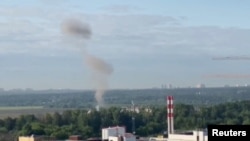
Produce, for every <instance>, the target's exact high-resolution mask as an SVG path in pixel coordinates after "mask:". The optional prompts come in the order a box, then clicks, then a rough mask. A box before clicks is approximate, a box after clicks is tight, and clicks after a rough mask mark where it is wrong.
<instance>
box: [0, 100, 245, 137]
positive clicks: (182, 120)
mask: <svg viewBox="0 0 250 141" xmlns="http://www.w3.org/2000/svg"><path fill="white" fill-rule="evenodd" d="M249 109H250V101H241V102H231V103H224V104H218V105H214V106H209V107H208V106H203V107H201V106H199V107H198V106H193V105H187V104H175V106H174V118H175V119H174V122H175V123H174V126H175V129H176V130H193V129H197V128H206V126H207V124H250V111H249ZM166 115H167V109H166V106H150V107H140V111H139V112H133V111H131V110H128V109H125V108H123V107H109V108H101V109H100V110H99V111H97V110H95V109H92V110H86V109H76V110H67V111H63V112H62V113H58V112H55V113H52V114H49V113H47V114H45V115H43V116H36V115H21V116H20V117H18V118H11V117H8V118H5V119H0V138H1V135H9V134H10V133H11V134H12V135H13V136H14V135H15V136H19V135H31V134H35V135H46V136H50V137H55V138H57V139H67V138H68V136H69V135H76V134H78V135H82V136H83V137H84V138H89V137H100V136H101V129H102V128H106V127H109V126H125V127H126V131H127V132H130V133H132V116H134V117H135V131H136V135H138V136H152V135H159V134H163V133H164V131H167V118H166Z"/></svg>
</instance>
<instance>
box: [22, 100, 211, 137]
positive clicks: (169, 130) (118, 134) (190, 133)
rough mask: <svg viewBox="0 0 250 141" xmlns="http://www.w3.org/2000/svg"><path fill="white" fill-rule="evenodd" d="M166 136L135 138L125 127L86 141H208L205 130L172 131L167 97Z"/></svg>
mask: <svg viewBox="0 0 250 141" xmlns="http://www.w3.org/2000/svg"><path fill="white" fill-rule="evenodd" d="M166 101H167V124H168V127H167V136H166V137H163V136H162V137H143V138H141V137H136V135H134V134H133V133H127V132H126V127H122V126H115V127H107V128H103V129H102V137H101V138H89V139H87V140H86V141H208V136H207V132H206V131H205V130H193V131H188V132H181V133H180V132H175V129H174V98H173V96H167V97H166ZM18 141H56V140H54V139H48V138H47V139H45V138H43V137H40V136H34V135H32V136H28V137H24V136H20V137H19V139H18ZM65 141H83V139H82V138H81V137H80V136H77V135H74V136H70V137H69V139H68V140H65Z"/></svg>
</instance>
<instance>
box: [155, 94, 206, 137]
mask: <svg viewBox="0 0 250 141" xmlns="http://www.w3.org/2000/svg"><path fill="white" fill-rule="evenodd" d="M167 108H168V109H167V111H168V114H167V115H168V116H167V118H168V119H167V121H168V138H165V139H161V138H155V139H154V140H164V141H207V140H208V136H207V132H206V131H192V132H191V133H188V134H186V133H175V130H174V99H173V96H167Z"/></svg>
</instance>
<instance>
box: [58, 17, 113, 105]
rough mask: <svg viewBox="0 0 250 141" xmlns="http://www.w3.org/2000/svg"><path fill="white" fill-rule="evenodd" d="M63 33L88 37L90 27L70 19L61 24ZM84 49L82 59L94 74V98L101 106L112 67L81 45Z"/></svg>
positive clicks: (89, 35) (83, 37)
mask: <svg viewBox="0 0 250 141" xmlns="http://www.w3.org/2000/svg"><path fill="white" fill-rule="evenodd" d="M62 31H63V33H65V34H67V35H70V36H72V37H75V38H78V39H79V40H83V39H85V40H86V39H87V40H88V39H90V38H91V34H92V32H91V29H90V27H89V26H88V25H87V24H85V23H82V22H81V21H79V20H76V19H70V20H67V21H65V22H63V24H62ZM81 48H82V50H83V51H84V60H85V63H86V65H87V66H88V67H89V68H91V70H92V71H93V73H94V74H95V75H94V82H95V84H96V93H95V98H96V100H97V102H98V105H100V106H103V95H104V93H105V91H106V89H107V88H108V81H107V77H108V76H109V75H111V74H112V72H113V67H112V66H111V65H110V64H108V63H106V62H105V61H104V60H102V59H100V58H98V57H96V56H93V55H91V54H89V53H88V52H87V51H86V50H85V48H84V47H83V45H82V47H81Z"/></svg>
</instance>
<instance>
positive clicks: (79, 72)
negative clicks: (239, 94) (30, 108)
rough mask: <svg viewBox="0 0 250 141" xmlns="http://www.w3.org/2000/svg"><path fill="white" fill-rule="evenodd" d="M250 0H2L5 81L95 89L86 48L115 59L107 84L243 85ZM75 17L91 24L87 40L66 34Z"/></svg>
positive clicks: (8, 85) (0, 57)
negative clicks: (66, 23)
mask: <svg viewBox="0 0 250 141" xmlns="http://www.w3.org/2000/svg"><path fill="white" fill-rule="evenodd" d="M249 5H250V1H247V0H242V1H235V0H234V1H233V0H220V1H216V0H210V1H194V0H189V1H178V0H175V1H169V0H158V1H152V0H137V1H134V0H127V1H124V0H105V1H97V0H96V1H87V0H81V1H80V0H71V1H66V0H53V1H50V0H22V1H18V0H11V1H9V0H2V1H1V4H0V15H1V18H0V24H1V26H0V37H1V38H0V39H1V42H0V78H1V81H0V88H3V89H16V88H21V89H26V88H32V89H38V90H41V89H95V85H94V84H93V81H94V80H95V78H93V77H92V76H93V72H91V71H90V69H89V68H88V67H87V66H86V64H85V63H84V53H82V50H83V48H84V49H86V50H87V51H88V52H89V53H91V54H93V55H95V56H98V57H100V58H102V59H103V60H105V61H106V62H107V63H109V64H110V65H112V67H113V69H114V71H113V73H112V74H111V75H110V76H109V78H108V87H109V88H110V89H127V88H128V89H136V88H153V87H161V85H162V84H170V83H171V84H172V85H173V86H179V87H189V86H196V85H197V84H205V86H206V87H214V86H224V85H230V86H234V85H236V84H238V85H242V86H243V85H245V84H248V83H249V82H250V73H249V70H250V65H249V63H250V60H248V59H242V60H241V59H240V58H241V56H243V57H242V58H250V54H249V52H250V48H249V45H250V40H249V38H250V19H249V18H248V17H247V15H248V13H250V9H249ZM70 18H75V19H79V20H81V21H82V22H84V23H86V24H88V25H89V26H90V28H91V31H92V36H91V38H90V39H89V40H86V41H85V42H83V43H82V42H78V41H76V40H75V39H72V38H71V37H68V36H65V35H64V34H62V31H61V28H62V23H63V21H64V20H67V19H70ZM230 56H233V57H234V58H236V59H235V60H233V59H231V58H230ZM221 57H222V58H223V59H213V58H221ZM224 58H229V59H228V60H227V59H224Z"/></svg>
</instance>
